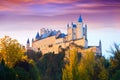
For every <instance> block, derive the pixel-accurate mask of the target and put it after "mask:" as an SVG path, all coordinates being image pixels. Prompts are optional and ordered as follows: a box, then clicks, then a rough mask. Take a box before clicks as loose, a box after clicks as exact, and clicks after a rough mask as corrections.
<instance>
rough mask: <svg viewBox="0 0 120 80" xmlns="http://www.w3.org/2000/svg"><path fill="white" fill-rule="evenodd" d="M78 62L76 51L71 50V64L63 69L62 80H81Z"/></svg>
mask: <svg viewBox="0 0 120 80" xmlns="http://www.w3.org/2000/svg"><path fill="white" fill-rule="evenodd" d="M78 61H79V60H78V54H77V52H76V50H70V56H69V63H68V64H66V65H65V68H64V69H63V76H62V80H79V73H78V63H79V62H78Z"/></svg>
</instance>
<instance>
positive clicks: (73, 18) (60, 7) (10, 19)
mask: <svg viewBox="0 0 120 80" xmlns="http://www.w3.org/2000/svg"><path fill="white" fill-rule="evenodd" d="M79 15H82V18H83V21H84V23H85V24H87V25H88V42H89V43H88V44H89V45H98V43H99V40H101V41H102V51H103V55H105V56H106V57H109V55H110V53H108V52H107V51H109V50H110V46H112V45H113V43H114V42H116V43H118V44H120V1H119V0H0V38H1V37H4V36H5V35H8V36H10V37H12V38H15V39H17V40H18V41H19V42H20V43H21V44H23V45H26V41H27V39H28V38H30V39H32V38H34V37H35V35H36V33H37V31H39V30H40V29H41V28H48V29H56V30H61V31H62V32H65V33H66V29H67V28H66V26H67V24H68V23H69V24H71V22H77V20H78V17H79Z"/></svg>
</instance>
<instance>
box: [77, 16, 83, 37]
mask: <svg viewBox="0 0 120 80" xmlns="http://www.w3.org/2000/svg"><path fill="white" fill-rule="evenodd" d="M76 32H77V33H76V36H77V39H80V38H83V20H82V16H81V15H80V17H79V18H78V22H77V30H76Z"/></svg>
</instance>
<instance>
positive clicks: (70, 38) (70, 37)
mask: <svg viewBox="0 0 120 80" xmlns="http://www.w3.org/2000/svg"><path fill="white" fill-rule="evenodd" d="M67 35H68V37H67V40H68V41H70V40H72V27H71V26H69V24H68V25H67Z"/></svg>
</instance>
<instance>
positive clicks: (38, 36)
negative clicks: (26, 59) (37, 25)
mask: <svg viewBox="0 0 120 80" xmlns="http://www.w3.org/2000/svg"><path fill="white" fill-rule="evenodd" d="M35 39H36V40H39V39H40V35H39V32H37V34H36V37H35Z"/></svg>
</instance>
